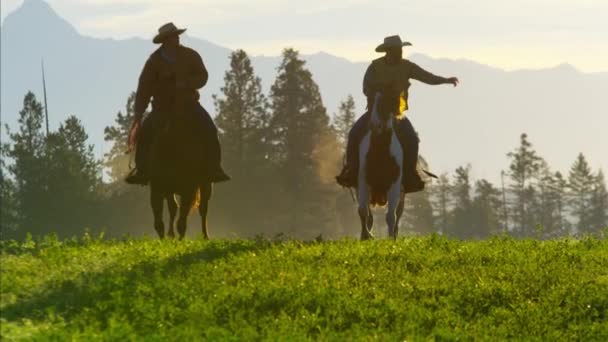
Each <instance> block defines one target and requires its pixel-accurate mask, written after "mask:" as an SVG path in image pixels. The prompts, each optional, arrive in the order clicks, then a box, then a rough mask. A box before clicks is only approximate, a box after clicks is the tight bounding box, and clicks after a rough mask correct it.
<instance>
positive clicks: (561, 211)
mask: <svg viewBox="0 0 608 342" xmlns="http://www.w3.org/2000/svg"><path fill="white" fill-rule="evenodd" d="M549 187H550V189H551V200H552V201H553V203H554V205H555V213H554V216H555V221H556V224H557V229H556V233H555V235H556V236H563V235H568V234H569V231H570V222H569V221H568V218H567V215H566V206H567V197H568V193H567V192H568V181H567V180H566V179H565V178H564V176H562V174H561V172H559V171H558V172H556V173H554V174H553V177H551V179H550V183H549Z"/></svg>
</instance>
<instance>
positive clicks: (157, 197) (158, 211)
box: [150, 185, 165, 239]
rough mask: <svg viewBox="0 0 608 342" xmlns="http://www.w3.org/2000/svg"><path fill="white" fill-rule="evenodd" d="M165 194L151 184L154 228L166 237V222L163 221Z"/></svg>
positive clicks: (159, 235)
mask: <svg viewBox="0 0 608 342" xmlns="http://www.w3.org/2000/svg"><path fill="white" fill-rule="evenodd" d="M163 197H164V196H163V194H162V193H161V192H160V191H159V190H158V189H157V188H156V187H155V186H154V185H150V205H151V206H152V213H153V214H154V230H156V233H157V234H158V237H159V238H161V239H163V238H164V237H165V224H164V223H163Z"/></svg>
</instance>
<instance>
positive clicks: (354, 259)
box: [0, 235, 608, 341]
mask: <svg viewBox="0 0 608 342" xmlns="http://www.w3.org/2000/svg"><path fill="white" fill-rule="evenodd" d="M0 251H1V258H0V269H2V273H1V276H2V282H1V286H0V320H1V323H2V324H1V325H0V326H1V328H0V333H1V335H2V338H3V339H6V340H22V339H23V340H92V339H93V340H121V341H127V340H146V341H149V340H181V341H185V340H199V339H207V340H259V339H264V340H308V339H310V340H361V339H365V340H384V341H386V340H393V341H397V340H399V341H403V340H426V339H439V340H444V339H448V340H471V339H473V340H507V339H515V340H547V341H548V340H551V341H557V340H585V341H591V340H595V341H600V340H606V339H607V338H608V240H605V239H604V240H598V239H594V238H585V239H582V240H574V239H563V240H554V241H542V242H541V241H535V240H514V239H510V238H498V237H497V238H494V239H491V240H487V241H478V242H473V241H468V242H459V241H453V240H448V239H445V238H442V237H439V236H437V235H431V236H428V237H424V238H419V237H416V238H405V239H400V240H398V241H397V242H394V241H386V240H385V241H371V242H365V243H360V242H357V241H353V240H343V241H336V242H312V243H304V242H297V241H288V242H270V241H266V240H262V239H258V240H247V241H245V240H234V241H227V240H217V241H211V242H207V241H202V240H186V241H182V242H175V241H157V240H145V239H144V240H130V239H127V240H123V241H103V240H94V239H90V238H85V239H83V240H80V241H76V240H70V241H65V242H58V241H57V240H56V239H53V238H52V237H47V238H46V239H45V240H43V241H41V242H38V243H35V242H33V241H26V242H24V243H21V244H20V243H15V242H12V243H11V242H3V243H2V245H1V249H0Z"/></svg>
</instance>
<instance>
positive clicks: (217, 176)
mask: <svg viewBox="0 0 608 342" xmlns="http://www.w3.org/2000/svg"><path fill="white" fill-rule="evenodd" d="M230 179H231V178H230V176H228V175H227V174H226V172H225V171H224V169H222V166H221V165H219V164H218V165H217V166H216V167H215V168H214V170H212V171H211V172H210V175H209V181H210V182H211V183H220V182H226V181H229V180H230Z"/></svg>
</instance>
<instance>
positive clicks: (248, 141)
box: [213, 50, 269, 180]
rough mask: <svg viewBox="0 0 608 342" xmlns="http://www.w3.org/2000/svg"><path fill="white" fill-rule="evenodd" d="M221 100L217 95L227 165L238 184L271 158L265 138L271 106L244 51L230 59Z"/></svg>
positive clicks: (218, 114)
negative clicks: (238, 181)
mask: <svg viewBox="0 0 608 342" xmlns="http://www.w3.org/2000/svg"><path fill="white" fill-rule="evenodd" d="M221 91H222V95H223V97H222V98H219V97H218V96H216V95H214V96H213V98H214V102H215V108H216V111H217V117H216V119H215V121H216V123H217V126H218V128H219V129H220V132H221V138H222V145H223V156H224V158H223V159H224V163H225V165H226V167H227V169H229V170H233V171H232V172H233V173H234V175H235V178H236V179H235V180H238V179H243V178H244V177H245V175H248V174H250V172H251V169H250V167H252V166H254V165H256V164H261V163H263V162H264V160H265V159H266V156H267V154H268V147H267V145H268V144H267V142H266V140H265V134H266V133H267V130H268V124H269V115H268V112H267V109H268V104H267V101H266V98H265V96H264V94H263V93H262V81H261V80H260V78H259V77H256V76H255V73H254V70H253V67H252V65H251V61H250V59H249V57H248V56H247V54H246V53H245V51H243V50H237V51H234V52H233V53H232V54H231V55H230V70H228V71H226V73H225V75H224V86H223V87H222V88H221Z"/></svg>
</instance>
